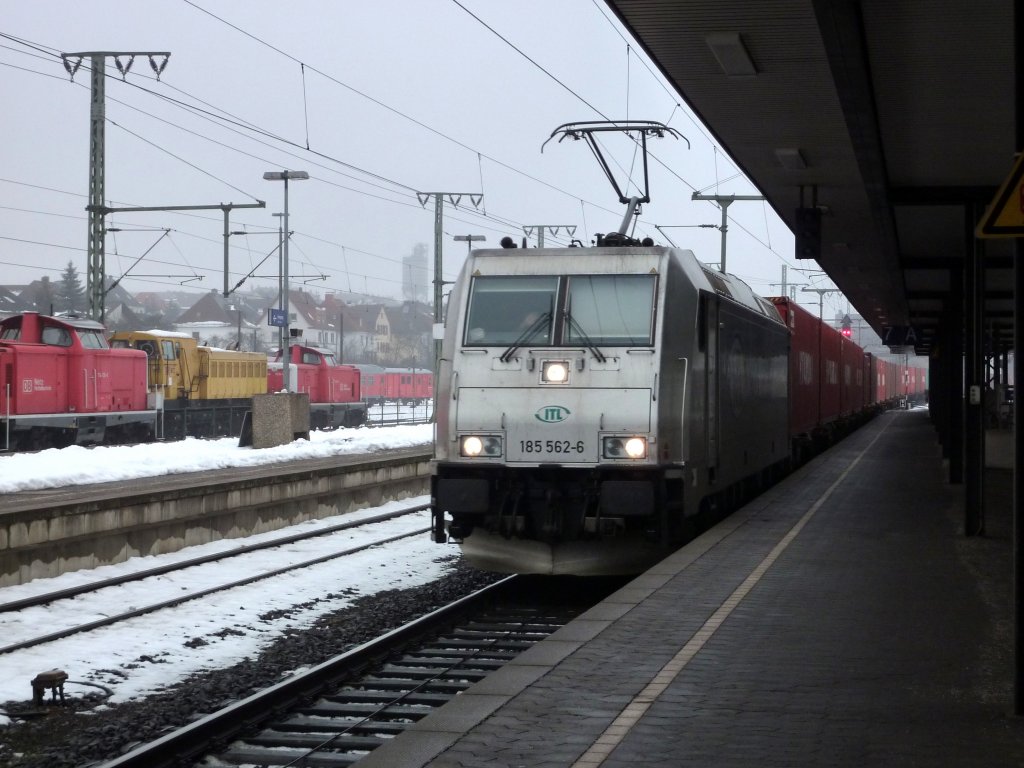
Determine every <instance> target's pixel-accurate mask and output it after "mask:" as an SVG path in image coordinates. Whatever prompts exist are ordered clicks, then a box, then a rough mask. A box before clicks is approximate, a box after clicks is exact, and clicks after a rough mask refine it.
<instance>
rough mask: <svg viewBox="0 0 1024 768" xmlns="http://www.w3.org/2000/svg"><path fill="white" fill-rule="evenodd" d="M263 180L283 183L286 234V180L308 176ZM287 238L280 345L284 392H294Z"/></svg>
mask: <svg viewBox="0 0 1024 768" xmlns="http://www.w3.org/2000/svg"><path fill="white" fill-rule="evenodd" d="M263 178H264V179H265V180H266V181H283V182H284V231H285V232H286V233H287V232H288V231H289V230H288V180H289V179H295V180H297V181H300V180H303V179H308V178H309V174H308V173H307V172H306V171H267V172H266V173H264V174H263ZM289 239H290V238H289V237H287V236H286V237H285V238H284V248H282V249H281V290H282V293H283V294H284V295H283V297H282V300H283V303H284V307H282V309H283V310H284V327H283V330H282V334H281V336H282V342H283V343H282V344H281V360H282V361H283V363H284V388H285V391H286V392H294V391H295V389H296V381H295V378H294V377H295V368H294V367H293V366H292V360H291V349H290V348H289V342H290V340H291V329H290V328H289V327H288V325H289V316H288V309H289V305H290V304H291V302H290V300H289V291H288V240H289Z"/></svg>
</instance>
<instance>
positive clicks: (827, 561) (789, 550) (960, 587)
mask: <svg viewBox="0 0 1024 768" xmlns="http://www.w3.org/2000/svg"><path fill="white" fill-rule="evenodd" d="M1011 480H1012V477H1011V475H1010V474H1009V473H1008V472H1007V471H1006V470H1002V469H992V470H989V471H988V473H987V477H986V491H987V499H988V500H987V503H986V533H985V534H984V535H982V536H974V537H970V538H968V537H965V536H964V535H963V505H962V501H961V499H962V489H961V488H960V487H957V486H951V485H949V484H948V483H947V482H946V481H945V476H944V474H943V471H942V464H941V456H940V452H939V447H938V443H937V440H936V437H935V432H934V430H933V428H932V426H931V423H930V422H929V420H928V413H927V411H926V410H917V411H890V412H888V413H885V414H882V415H880V416H879V417H877V418H875V419H874V420H873V421H871V422H870V423H869V424H867V425H866V426H864V427H862V428H861V429H859V430H858V431H857V432H855V433H854V434H852V435H851V436H849V437H848V438H847V439H845V440H844V441H843V442H841V443H840V444H839V445H837V446H835V447H834V448H832V449H831V450H829V451H828V452H826V453H825V454H823V455H821V456H819V457H817V458H816V459H814V460H813V461H811V462H810V463H808V464H807V465H805V466H804V467H802V468H801V469H800V470H799V471H797V472H795V473H794V474H792V475H790V476H789V477H788V478H786V479H785V480H784V481H783V482H781V483H779V484H778V485H777V486H775V487H774V488H772V489H770V490H769V491H768V492H766V493H764V494H763V495H761V496H760V497H758V498H757V499H755V500H754V501H753V502H752V503H750V504H748V505H747V506H745V507H743V508H742V509H740V510H739V511H737V512H736V513H734V514H733V515H731V516H730V517H729V518H728V519H727V520H725V521H724V522H722V523H721V524H719V525H718V526H716V527H715V528H713V529H712V530H710V531H708V532H706V533H705V534H703V535H702V536H700V537H699V538H698V539H696V540H694V541H693V542H692V543H691V544H689V545H688V546H686V547H684V548H683V549H681V550H680V551H678V552H677V553H675V554H674V555H672V556H670V557H669V558H667V559H666V560H664V561H663V562H661V563H660V564H658V565H657V566H656V567H654V568H652V569H651V570H650V571H648V572H647V573H645V574H643V575H641V576H640V577H638V578H637V579H635V580H634V581H632V582H631V583H629V584H628V585H627V586H625V587H624V588H623V589H621V590H619V591H618V592H617V593H615V594H614V595H612V596H611V597H610V598H609V599H608V600H606V601H605V602H603V603H601V604H599V605H597V606H595V607H594V608H593V609H591V610H590V611H588V612H587V613H586V614H584V615H583V616H581V617H580V618H579V619H577V620H576V621H574V622H572V623H570V624H568V625H566V626H565V627H563V628H562V629H561V630H559V631H558V632H557V633H555V634H554V635H552V636H551V637H550V638H548V639H547V640H545V641H543V642H541V643H539V644H538V645H536V646H534V647H533V648H531V649H530V650H528V651H526V652H525V653H523V654H522V655H521V656H520V657H519V658H518V659H516V660H515V661H514V662H512V663H510V664H509V665H507V666H506V667H504V668H503V669H501V670H500V671H498V672H497V673H495V674H494V675H492V676H490V677H488V678H487V679H485V680H483V681H481V682H480V683H478V684H477V685H475V686H473V687H472V688H470V689H469V690H468V691H467V692H465V693H463V694H462V695H460V696H458V697H457V698H455V699H454V700H452V701H451V702H449V703H448V704H446V705H445V706H443V707H442V708H440V709H438V710H437V711H436V712H435V713H433V714H431V715H429V716H428V717H427V718H425V719H424V720H422V721H420V722H419V723H417V724H416V725H415V726H414V727H412V728H410V729H409V730H408V731H406V732H405V733H403V734H401V735H400V736H398V737H397V738H396V739H394V740H393V741H391V742H389V743H387V744H385V745H383V746H382V747H380V748H378V749H377V750H375V751H373V752H371V753H370V754H369V755H367V756H366V757H365V758H363V759H362V760H360V761H359V763H358V765H359V766H360V768H377V767H379V766H388V768H411V767H412V766H426V765H429V766H433V767H434V768H456V767H458V768H471V767H475V766H481V767H482V766H488V768H495V767H508V768H512V767H515V768H520V767H528V768H556V767H558V768H562V767H570V766H571V767H572V768H594V767H596V766H605V767H606V768H625V767H626V766H631V767H632V766H673V767H675V766H687V767H691V766H716V768H721V767H722V766H758V767H764V766H787V767H789V766H857V768H864V766H930V767H931V766H987V767H988V768H993V767H1001V766H1022V765H1024V718H1018V717H1015V716H1014V714H1013V688H1012V679H1013V678H1012V642H1013V637H1012V633H1013V617H1012V614H1011V602H1010V599H1011V598H1010V590H1011V583H1012V582H1011V575H1012V552H1011V547H1012V540H1011V517H1010V509H1011V503H1010V494H1011Z"/></svg>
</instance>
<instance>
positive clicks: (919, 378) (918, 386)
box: [907, 366, 928, 405]
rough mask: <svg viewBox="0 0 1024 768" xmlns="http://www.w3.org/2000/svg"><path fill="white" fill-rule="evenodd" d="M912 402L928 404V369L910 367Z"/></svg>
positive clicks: (909, 391)
mask: <svg viewBox="0 0 1024 768" xmlns="http://www.w3.org/2000/svg"><path fill="white" fill-rule="evenodd" d="M908 379H909V387H908V389H907V394H908V396H909V397H910V402H911V403H914V404H915V405H921V404H924V403H926V402H928V369H927V368H919V367H916V366H910V368H909V369H908Z"/></svg>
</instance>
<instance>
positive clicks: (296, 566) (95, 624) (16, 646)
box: [0, 528, 430, 655]
mask: <svg viewBox="0 0 1024 768" xmlns="http://www.w3.org/2000/svg"><path fill="white" fill-rule="evenodd" d="M429 531H430V528H417V529H416V530H413V531H407V532H406V533H401V534H398V535H396V536H389V537H388V538H386V539H380V540H378V541H372V542H369V543H367V544H361V545H360V546H358V547H352V548H351V549H346V550H343V551H341V552H332V553H331V554H329V555H321V556H320V557H315V558H313V559H312V560H305V561H303V562H301V563H293V564H291V565H288V566H286V567H284V568H276V569H274V570H273V571H266V572H264V573H260V574H257V575H256V576H250V577H247V578H244V579H238V580H236V581H233V582H230V583H228V584H220V585H218V586H216V587H210V588H208V589H203V590H200V591H199V592H193V593H191V594H188V595H183V596H181V597H176V598H172V599H170V600H164V601H161V602H159V603H153V604H152V605H147V606H144V607H142V608H136V609H133V610H131V611H126V612H124V613H119V614H116V615H113V616H107V617H105V618H103V619H97V620H96V621H91V622H89V623H87V624H80V625H78V626H75V627H68V628H67V629H61V630H58V631H56V632H51V633H49V634H47V635H40V636H39V637H34V638H32V639H29V640H23V641H21V642H18V643H12V644H11V645H6V646H3V647H0V655H3V654H5V653H11V652H12V651H20V650H24V649H26V648H33V647H35V646H37V645H43V644H45V643H49V642H53V641H54V640H61V639H63V638H65V637H70V636H71V635H76V634H79V633H81V632H88V631H90V630H93V629H99V628H100V627H107V626H110V625H111V624H116V623H118V622H120V621H125V620H127V619H133V618H135V617H136V616H143V615H145V614H147V613H153V612H154V611H159V610H163V609H164V608H173V607H174V606H176V605H181V604H182V603H187V602H189V601H190V600H197V599H199V598H201V597H206V596H207V595H212V594H214V593H216V592H223V591H225V590H228V589H234V588H235V587H242V586H245V585H247V584H253V583H255V582H257V581H262V580H264V579H269V578H272V577H274V576H280V575H282V574H284V573H289V572H291V571H297V570H300V569H302V568H308V567H310V566H312V565H318V564H320V563H325V562H328V561H330V560H336V559H337V558H339V557H345V556H347V555H352V554H355V553H357V552H362V551H363V550H366V549H370V548H371V547H377V546H380V545H381V544H390V543H391V542H393V541H398V540H400V539H406V538H409V537H411V536H418V535H421V534H424V533H428V532H429Z"/></svg>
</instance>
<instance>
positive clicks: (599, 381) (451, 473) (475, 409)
mask: <svg viewBox="0 0 1024 768" xmlns="http://www.w3.org/2000/svg"><path fill="white" fill-rule="evenodd" d="M618 241H619V242H621V241H622V238H619V240H618ZM599 242H600V241H599ZM604 242H606V243H610V242H615V239H614V238H613V237H612V236H609V237H608V238H605V239H604ZM627 242H628V241H627ZM788 347H789V334H788V331H787V328H786V326H785V325H784V323H783V322H782V321H781V320H780V317H779V314H778V312H777V311H776V309H775V308H774V307H773V306H772V304H771V303H769V302H768V301H766V300H764V299H763V298H761V297H759V296H756V295H755V294H754V293H753V292H752V291H751V290H750V288H749V287H748V286H747V285H746V284H745V283H743V282H742V281H741V280H739V279H737V278H735V277H732V276H730V275H725V274H721V273H718V272H714V271H712V270H710V269H708V268H707V267H705V266H703V265H702V264H700V263H699V262H698V261H697V259H696V258H695V256H694V255H693V253H692V252H691V251H688V250H680V249H675V248H665V247H657V246H639V245H635V244H634V245H628V244H627V245H625V246H613V245H605V246H601V245H599V246H598V247H591V248H538V249H525V248H509V249H495V250H478V251H474V252H473V253H472V254H471V256H470V257H469V259H468V261H467V262H466V264H465V266H464V267H463V269H462V271H461V274H460V275H459V277H458V279H457V281H456V282H455V285H454V287H453V290H452V292H451V296H450V298H449V303H448V315H447V322H446V324H445V336H444V342H443V346H442V355H441V358H442V359H441V364H440V370H439V372H438V376H437V382H436V386H437V388H438V394H437V411H436V420H437V432H436V445H435V461H434V462H433V467H432V471H433V474H432V490H431V505H432V510H433V516H434V518H433V519H434V537H435V540H437V541H447V540H449V539H453V540H456V541H458V542H460V543H461V546H462V550H463V553H464V555H465V557H466V559H467V560H468V562H469V563H470V564H472V565H474V566H476V567H479V568H483V569H487V570H494V571H500V572H510V573H511V572H517V573H549V574H577V575H602V574H624V573H636V572H638V571H640V570H642V569H644V568H646V567H648V566H650V565H651V564H653V563H654V562H656V561H657V560H658V559H660V558H661V557H663V556H664V555H665V554H667V553H668V552H670V551H671V550H672V549H674V548H676V547H678V546H679V545H680V544H681V543H683V542H684V541H685V540H686V539H687V538H688V537H690V536H692V533H693V530H692V529H693V519H694V517H695V516H696V515H698V513H700V512H705V513H709V512H710V513H713V511H714V509H715V508H716V507H719V506H723V505H727V504H728V503H729V501H730V500H731V499H732V498H733V497H734V495H735V494H737V493H738V492H740V491H741V490H743V489H744V488H745V487H746V486H749V485H752V484H758V483H759V482H760V481H762V480H766V479H768V478H769V476H770V475H771V474H773V473H774V472H775V470H776V469H779V468H781V467H782V466H783V465H784V464H785V462H786V461H787V460H788V458H789V438H788V434H787V432H788V430H787V414H788V410H787V408H788V406H787V366H788V362H787V360H788V357H787V355H788Z"/></svg>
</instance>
